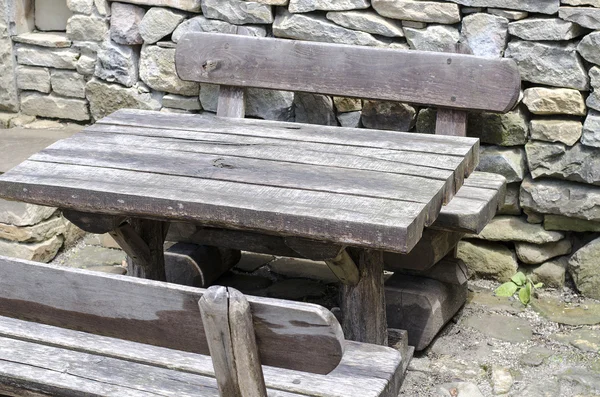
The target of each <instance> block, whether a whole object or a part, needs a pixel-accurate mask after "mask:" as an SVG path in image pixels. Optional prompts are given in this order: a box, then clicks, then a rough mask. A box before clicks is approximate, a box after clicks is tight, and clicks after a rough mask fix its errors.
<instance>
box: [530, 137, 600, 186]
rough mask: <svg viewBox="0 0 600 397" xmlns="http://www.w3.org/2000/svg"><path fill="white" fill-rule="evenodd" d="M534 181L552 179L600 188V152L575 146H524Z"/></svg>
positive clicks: (542, 144) (542, 143)
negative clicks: (535, 179) (543, 178)
mask: <svg viewBox="0 0 600 397" xmlns="http://www.w3.org/2000/svg"><path fill="white" fill-rule="evenodd" d="M525 150H526V151H527V162H528V164H529V170H530V172H531V176H532V177H533V178H539V177H552V178H559V179H566V180H570V181H575V182H584V183H589V184H593V185H600V151H598V149H595V148H592V147H588V146H584V145H581V144H576V145H574V146H571V147H569V146H565V145H563V144H562V143H550V142H541V141H531V142H529V143H527V145H525Z"/></svg>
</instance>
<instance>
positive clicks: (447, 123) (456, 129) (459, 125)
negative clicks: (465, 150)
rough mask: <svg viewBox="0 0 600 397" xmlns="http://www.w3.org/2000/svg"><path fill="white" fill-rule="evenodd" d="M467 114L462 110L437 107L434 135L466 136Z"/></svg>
mask: <svg viewBox="0 0 600 397" xmlns="http://www.w3.org/2000/svg"><path fill="white" fill-rule="evenodd" d="M467 116H468V113H467V112H466V111H463V110H455V109H438V111H437V118H436V123H435V133H436V135H446V136H467Z"/></svg>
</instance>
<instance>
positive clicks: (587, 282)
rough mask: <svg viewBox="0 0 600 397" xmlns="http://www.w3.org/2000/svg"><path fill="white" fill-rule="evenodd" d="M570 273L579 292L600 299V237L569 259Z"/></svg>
mask: <svg viewBox="0 0 600 397" xmlns="http://www.w3.org/2000/svg"><path fill="white" fill-rule="evenodd" d="M569 273H570V274H571V277H573V281H574V282H575V286H576V287H577V289H578V290H579V292H581V293H582V294H583V295H584V296H587V297H589V298H594V299H600V238H597V239H595V240H593V241H592V242H590V243H588V244H586V245H585V246H584V247H583V248H580V249H579V250H578V251H577V252H575V254H573V256H572V257H571V259H569Z"/></svg>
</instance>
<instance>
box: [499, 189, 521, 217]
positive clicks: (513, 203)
mask: <svg viewBox="0 0 600 397" xmlns="http://www.w3.org/2000/svg"><path fill="white" fill-rule="evenodd" d="M520 185H521V184H520V183H509V184H508V185H506V196H505V197H504V202H503V203H502V204H501V205H500V208H498V212H497V213H496V214H497V215H521V205H520V204H519V189H520Z"/></svg>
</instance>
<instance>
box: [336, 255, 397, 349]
mask: <svg viewBox="0 0 600 397" xmlns="http://www.w3.org/2000/svg"><path fill="white" fill-rule="evenodd" d="M349 253H350V256H351V257H352V259H353V260H354V263H356V264H357V266H358V270H359V272H360V281H359V282H358V284H356V285H342V288H341V290H340V308H341V309H342V328H343V329H344V335H345V336H346V339H350V340H354V341H357V342H364V343H373V344H377V345H385V346H387V321H386V317H385V296H384V289H383V252H381V251H368V250H358V249H353V250H350V252H349Z"/></svg>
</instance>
